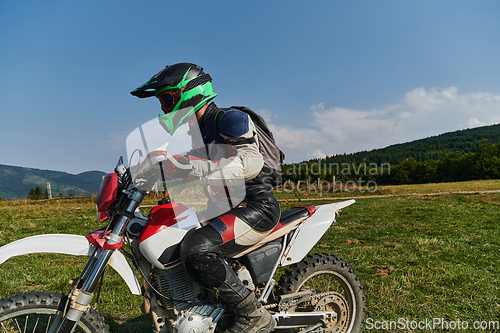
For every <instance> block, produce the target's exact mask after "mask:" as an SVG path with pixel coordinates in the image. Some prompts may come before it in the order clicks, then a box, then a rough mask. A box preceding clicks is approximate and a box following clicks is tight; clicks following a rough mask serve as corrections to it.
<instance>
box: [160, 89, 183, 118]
mask: <svg viewBox="0 0 500 333" xmlns="http://www.w3.org/2000/svg"><path fill="white" fill-rule="evenodd" d="M156 97H157V98H158V100H159V101H160V104H161V109H162V110H163V112H164V113H165V114H166V113H169V112H170V111H172V109H173V108H174V105H175V104H177V103H178V102H179V100H180V99H181V90H174V91H165V92H162V93H161V94H159V95H158V96H156Z"/></svg>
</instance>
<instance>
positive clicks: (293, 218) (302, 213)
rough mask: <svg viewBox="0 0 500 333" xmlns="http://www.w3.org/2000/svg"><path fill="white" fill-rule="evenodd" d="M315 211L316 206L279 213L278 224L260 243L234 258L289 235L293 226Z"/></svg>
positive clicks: (295, 208) (300, 207)
mask: <svg viewBox="0 0 500 333" xmlns="http://www.w3.org/2000/svg"><path fill="white" fill-rule="evenodd" d="M315 211H316V206H295V207H292V208H290V209H287V210H285V211H283V212H281V217H280V220H279V221H278V224H276V226H275V227H274V228H273V230H272V231H271V232H270V233H269V234H268V235H267V236H266V237H265V238H264V239H262V240H261V241H260V242H258V243H257V244H255V245H254V246H252V247H251V248H249V249H247V250H245V251H243V252H241V253H238V254H237V255H236V256H234V258H239V257H241V256H244V255H245V254H247V253H249V252H252V251H253V250H255V249H258V248H259V247H261V246H262V245H264V244H266V243H269V242H271V241H273V240H275V239H278V238H280V237H283V236H284V235H286V234H287V233H289V232H290V231H291V230H292V229H293V228H294V227H295V226H297V225H298V224H299V223H300V222H302V221H304V220H305V219H306V218H308V217H309V216H311V215H312V214H314V212H315Z"/></svg>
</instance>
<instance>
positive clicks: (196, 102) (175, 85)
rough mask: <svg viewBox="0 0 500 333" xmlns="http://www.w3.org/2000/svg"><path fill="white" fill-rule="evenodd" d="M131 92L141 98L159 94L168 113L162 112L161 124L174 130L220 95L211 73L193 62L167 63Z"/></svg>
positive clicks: (171, 131)
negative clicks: (213, 84) (213, 87)
mask: <svg viewBox="0 0 500 333" xmlns="http://www.w3.org/2000/svg"><path fill="white" fill-rule="evenodd" d="M130 93H131V94H132V95H134V96H137V97H139V98H146V97H152V96H156V97H157V98H158V99H159V100H160V103H161V109H162V110H163V112H164V113H165V114H163V115H159V120H160V124H161V125H162V126H163V127H164V128H165V130H166V131H167V132H169V133H170V134H174V132H175V131H176V130H177V128H179V126H181V125H182V124H184V123H185V122H186V121H187V119H188V118H189V117H190V116H192V115H193V114H195V113H196V112H197V111H198V110H200V109H201V108H202V107H203V106H204V105H205V104H207V103H208V102H210V101H211V100H212V99H213V98H214V97H215V96H217V94H215V93H214V92H213V90H212V78H211V77H210V75H209V74H207V73H204V72H203V68H202V67H200V66H197V65H195V64H190V63H179V64H175V65H171V66H167V67H165V68H164V69H163V70H162V71H161V72H159V73H158V74H156V75H154V76H153V77H152V78H151V79H150V80H149V81H148V82H146V83H144V84H143V85H142V86H140V87H139V88H137V89H135V90H133V91H131V92H130Z"/></svg>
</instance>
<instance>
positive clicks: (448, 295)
mask: <svg viewBox="0 0 500 333" xmlns="http://www.w3.org/2000/svg"><path fill="white" fill-rule="evenodd" d="M499 189H500V181H495V180H492V181H474V182H464V183H448V184H424V185H408V186H387V187H380V188H378V189H377V191H376V192H375V193H362V192H343V193H331V192H330V193H315V192H307V191H303V193H300V194H299V195H300V196H301V197H302V199H303V202H302V203H301V204H311V205H320V204H325V203H330V202H333V201H340V200H343V198H345V197H351V196H353V197H356V201H357V202H356V203H355V204H354V205H351V206H349V207H347V208H345V209H344V210H342V212H341V213H340V216H339V217H338V218H337V222H336V223H335V224H334V225H332V226H331V227H330V229H329V230H328V231H327V233H326V234H325V235H324V236H323V238H322V239H321V240H320V241H319V242H318V244H317V245H316V246H315V247H314V248H313V250H312V252H314V253H317V252H327V253H332V254H335V255H337V256H339V257H341V258H343V259H344V260H346V261H347V262H348V263H349V264H350V265H351V266H352V267H353V268H354V269H355V270H356V273H357V274H358V276H359V277H360V278H361V282H362V285H363V287H364V288H365V292H366V299H367V310H368V313H367V315H366V318H367V319H370V321H368V322H369V323H370V322H371V323H375V322H376V321H377V322H378V323H379V326H380V325H382V324H383V323H384V322H389V321H398V320H400V319H401V318H404V319H407V320H409V321H425V320H426V319H427V320H431V321H432V320H433V319H434V318H442V319H443V320H446V321H455V322H456V321H457V320H460V321H461V322H464V321H467V322H468V325H469V326H468V327H469V329H470V330H473V329H472V325H473V323H474V322H476V321H477V322H488V321H500V224H499V223H500V218H499V212H500V193H499V192H492V191H498V190H499ZM482 192H485V193H482ZM435 194H439V195H435ZM277 197H278V199H279V200H280V201H281V205H282V209H287V208H289V207H292V206H294V205H298V204H299V203H298V202H297V200H296V199H295V197H294V195H293V194H292V193H290V192H289V191H286V192H283V191H281V192H278V193H277ZM149 201H150V202H145V204H152V203H153V200H152V199H150V200H149ZM100 227H102V224H100V223H97V222H96V218H95V211H94V204H93V201H92V200H91V199H73V200H55V201H51V202H38V203H27V202H26V201H11V202H9V201H6V202H0V246H2V245H5V244H7V243H10V242H12V241H14V240H17V239H20V238H23V237H27V236H32V235H37V234H44V233H73V234H81V235H85V234H87V233H88V232H90V231H93V230H95V229H98V228H100ZM84 263H85V258H84V257H73V256H66V255H55V254H33V255H26V256H21V257H15V258H11V259H9V260H7V261H6V262H5V263H3V264H2V265H0V297H4V296H6V295H10V294H14V293H18V292H23V291H28V290H44V289H46V290H59V291H63V292H65V291H66V290H67V287H68V284H67V281H68V280H69V279H70V278H73V277H76V276H78V274H79V272H80V270H81V268H82V267H83V265H84ZM141 302H142V300H141V297H140V296H134V295H131V294H130V293H129V291H128V288H127V287H126V285H125V283H124V282H123V281H122V280H121V278H120V277H119V276H118V275H117V274H116V273H115V272H114V270H112V269H107V270H106V274H105V278H104V285H103V293H102V294H101V297H100V301H99V304H98V305H97V309H98V311H99V312H100V313H101V314H102V315H103V316H105V317H106V319H107V321H108V323H109V324H110V327H111V331H112V332H151V324H150V319H149V315H142V314H141V312H140V310H139V307H140V304H141ZM380 327H381V326H380ZM369 328H372V329H369ZM364 331H365V332H371V331H380V332H402V331H404V332H424V331H428V330H426V329H418V328H417V329H414V330H412V329H405V330H397V329H394V330H391V329H380V330H376V329H375V327H374V325H371V327H368V326H367V327H366V328H365V329H364ZM432 331H435V332H439V331H443V332H446V331H450V330H447V329H443V330H441V329H435V330H432ZM479 331H480V330H479Z"/></svg>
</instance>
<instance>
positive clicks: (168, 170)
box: [161, 154, 193, 179]
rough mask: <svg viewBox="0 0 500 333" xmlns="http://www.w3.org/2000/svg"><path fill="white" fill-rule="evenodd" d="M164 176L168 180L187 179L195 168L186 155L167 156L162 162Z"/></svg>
mask: <svg viewBox="0 0 500 333" xmlns="http://www.w3.org/2000/svg"><path fill="white" fill-rule="evenodd" d="M161 163H162V165H163V174H164V176H165V178H168V179H185V178H187V177H188V176H189V174H190V173H191V171H193V166H192V165H191V163H189V159H188V158H187V157H186V156H184V155H168V154H167V155H166V156H165V159H164V160H162V161H161Z"/></svg>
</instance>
